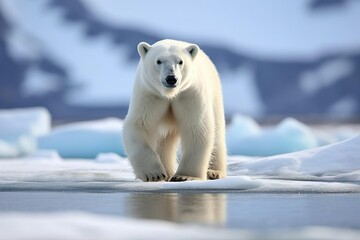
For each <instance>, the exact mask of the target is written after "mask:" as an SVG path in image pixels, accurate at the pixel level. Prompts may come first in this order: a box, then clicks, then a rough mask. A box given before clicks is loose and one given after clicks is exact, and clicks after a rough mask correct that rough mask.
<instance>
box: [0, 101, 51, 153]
mask: <svg viewBox="0 0 360 240" xmlns="http://www.w3.org/2000/svg"><path fill="white" fill-rule="evenodd" d="M50 129H51V115H50V113H49V111H48V110H47V109H46V108H42V107H34V108H24V109H21V108H20V109H9V110H0V158H4V157H17V156H20V155H25V154H30V153H33V152H35V151H36V150H37V143H36V139H37V137H40V136H43V135H45V134H47V133H48V132H49V130H50Z"/></svg>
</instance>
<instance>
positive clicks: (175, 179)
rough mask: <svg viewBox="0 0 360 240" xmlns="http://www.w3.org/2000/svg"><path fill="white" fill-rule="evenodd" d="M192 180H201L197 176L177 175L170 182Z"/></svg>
mask: <svg viewBox="0 0 360 240" xmlns="http://www.w3.org/2000/svg"><path fill="white" fill-rule="evenodd" d="M190 180H200V178H197V177H190V176H183V175H175V176H173V177H172V178H171V179H170V182H184V181H190Z"/></svg>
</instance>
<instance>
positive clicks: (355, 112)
mask: <svg viewBox="0 0 360 240" xmlns="http://www.w3.org/2000/svg"><path fill="white" fill-rule="evenodd" d="M189 4H190V3H189V2H187V1H184V2H183V3H182V4H180V5H181V6H179V4H178V5H176V4H175V3H169V2H168V1H164V0H157V1H155V2H152V1H151V2H148V1H141V3H139V2H138V1H133V2H127V3H126V4H125V3H124V2H122V1H116V0H103V1H97V0H37V1H24V0H1V1H0V108H12V107H25V106H35V105H41V106H45V107H47V108H49V109H50V111H51V112H52V115H53V116H54V117H55V118H56V119H59V120H71V119H91V118H98V117H104V116H120V117H123V116H124V115H125V114H126V111H127V105H128V103H129V99H130V96H131V91H132V84H133V80H134V73H135V68H136V64H137V61H138V55H137V52H136V45H137V43H138V42H140V41H147V42H149V43H154V42H155V41H157V40H160V39H163V38H175V39H181V40H186V41H190V42H195V43H197V44H199V45H200V46H201V48H203V49H204V51H205V52H206V53H207V54H208V55H209V56H210V58H211V59H212V60H213V61H214V63H215V64H216V66H217V68H218V70H219V72H220V75H221V78H222V82H223V92H224V100H225V109H226V113H227V115H229V116H230V115H232V114H234V113H236V112H241V113H245V114H250V115H252V116H255V117H259V118H263V117H268V116H273V115H280V116H282V115H292V116H298V117H299V116H304V115H306V116H309V115H311V116H314V117H317V118H333V119H339V118H341V119H354V118H358V117H359V116H360V94H359V93H360V32H359V31H357V30H356V27H357V23H358V22H360V3H357V2H355V1H346V0H337V1H322V0H311V1H310V0H304V1H275V2H273V1H272V2H271V5H269V4H270V3H264V2H259V1H230V0H229V1H227V2H226V4H224V2H223V1H210V2H209V1H196V2H191V8H189V6H190V5H189ZM174 9H175V10H174ZM179 13H185V14H183V15H182V16H181V15H179Z"/></svg>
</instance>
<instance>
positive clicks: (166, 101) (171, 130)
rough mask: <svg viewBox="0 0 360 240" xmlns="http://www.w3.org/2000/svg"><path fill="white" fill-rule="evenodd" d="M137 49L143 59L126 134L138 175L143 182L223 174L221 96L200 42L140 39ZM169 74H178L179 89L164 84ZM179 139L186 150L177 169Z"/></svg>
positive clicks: (223, 146)
mask: <svg viewBox="0 0 360 240" xmlns="http://www.w3.org/2000/svg"><path fill="white" fill-rule="evenodd" d="M138 52H139V55H140V57H141V59H140V62H139V65H138V69H137V74H136V82H135V86H134V90H133V95H132V98H131V103H130V107H129V112H128V115H127V116H126V119H125V124H124V134H123V139H124V145H125V150H126V153H127V156H128V158H129V160H130V163H131V165H132V167H133V169H134V172H135V175H136V177H137V178H140V179H142V180H143V181H160V180H167V179H170V178H172V180H173V181H179V180H180V181H181V180H194V179H207V178H210V179H211V178H222V177H224V176H225V175H226V146H225V120H224V110H223V100H222V92H221V85H220V79H219V76H218V73H217V71H216V69H215V66H214V65H213V63H212V62H211V60H210V59H209V58H208V57H207V56H206V54H205V53H204V52H203V51H202V50H200V49H199V47H198V46H197V45H195V44H190V43H186V42H180V41H175V40H162V41H159V42H157V43H155V44H154V45H152V46H151V45H149V44H147V43H140V44H139V45H138ZM157 61H160V62H161V63H160V62H159V63H160V64H158V63H157ZM181 61H182V64H181ZM169 74H173V75H174V76H175V77H176V78H177V83H176V87H175V88H167V87H165V86H164V84H165V85H166V83H165V82H166V80H165V79H166V77H167V76H168V75H169ZM179 138H181V150H182V154H181V160H180V162H179V166H178V169H177V171H176V173H175V168H176V149H177V146H178V142H179Z"/></svg>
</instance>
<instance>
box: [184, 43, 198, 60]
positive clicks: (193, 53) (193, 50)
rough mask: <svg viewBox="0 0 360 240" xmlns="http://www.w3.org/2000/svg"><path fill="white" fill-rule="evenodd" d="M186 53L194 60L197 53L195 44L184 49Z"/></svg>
mask: <svg viewBox="0 0 360 240" xmlns="http://www.w3.org/2000/svg"><path fill="white" fill-rule="evenodd" d="M186 51H188V53H189V54H190V56H191V58H192V59H194V58H195V57H196V55H197V54H198V52H199V47H198V45H196V44H191V45H190V46H188V47H187V48H186Z"/></svg>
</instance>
